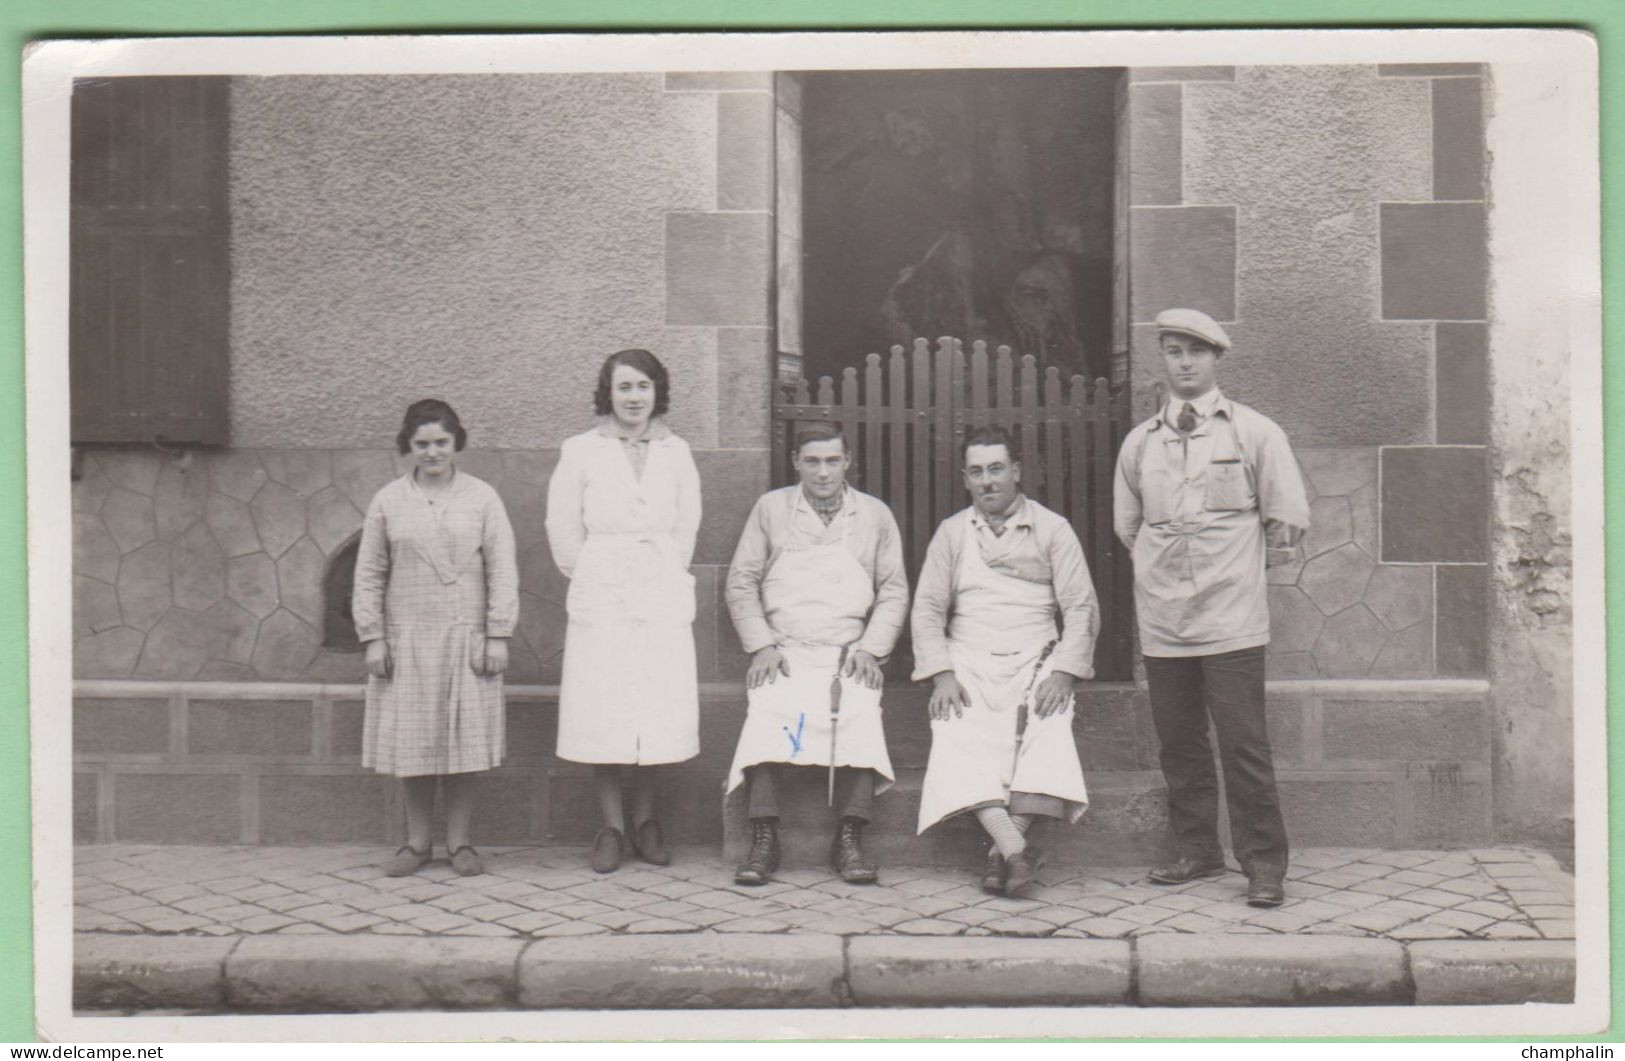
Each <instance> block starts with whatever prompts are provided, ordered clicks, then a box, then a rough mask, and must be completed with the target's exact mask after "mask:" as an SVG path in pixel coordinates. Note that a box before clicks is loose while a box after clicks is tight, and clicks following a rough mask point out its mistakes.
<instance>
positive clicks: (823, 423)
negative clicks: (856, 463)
mask: <svg viewBox="0 0 1625 1061" xmlns="http://www.w3.org/2000/svg"><path fill="white" fill-rule="evenodd" d="M836 439H839V440H840V442H841V452H842V453H851V452H852V447H851V446H849V445H847V442H846V432H844V431H842V430H841V428H840V425H839V424H832V423H830V422H829V421H827V420H814V421H812V422H811V423H806V424H802V425H801V426H800V427H798V428H796V449H795V454H796V457H797V458H800V456H801V447H803V446H805V445H806V444H807V443H809V442H834V441H835V440H836Z"/></svg>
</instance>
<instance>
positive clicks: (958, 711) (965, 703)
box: [930, 670, 970, 722]
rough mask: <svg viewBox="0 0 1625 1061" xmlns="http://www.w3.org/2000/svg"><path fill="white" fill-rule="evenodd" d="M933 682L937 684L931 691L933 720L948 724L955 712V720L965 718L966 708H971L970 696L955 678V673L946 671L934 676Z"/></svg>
mask: <svg viewBox="0 0 1625 1061" xmlns="http://www.w3.org/2000/svg"><path fill="white" fill-rule="evenodd" d="M931 680H932V681H933V682H935V683H936V685H935V687H934V688H933V689H932V690H931V706H930V711H931V718H932V720H933V721H936V722H946V721H948V712H950V711H952V712H953V717H954V718H962V717H964V714H965V708H967V707H969V706H970V694H969V693H967V692H966V691H965V687H964V686H963V685H960V684H959V679H958V678H956V677H954V672H953V671H951V670H945V671H943V672H942V673H940V674H936V675H933V676H932V679H931Z"/></svg>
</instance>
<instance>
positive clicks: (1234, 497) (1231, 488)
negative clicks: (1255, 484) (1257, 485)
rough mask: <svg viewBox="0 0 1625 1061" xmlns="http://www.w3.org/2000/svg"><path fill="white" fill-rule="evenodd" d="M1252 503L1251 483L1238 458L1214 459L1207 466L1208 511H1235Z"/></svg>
mask: <svg viewBox="0 0 1625 1061" xmlns="http://www.w3.org/2000/svg"><path fill="white" fill-rule="evenodd" d="M1252 504H1253V490H1252V485H1251V484H1250V483H1248V482H1247V469H1246V467H1245V466H1244V465H1243V464H1242V463H1241V461H1240V460H1216V461H1214V462H1213V463H1211V464H1209V465H1208V466H1207V505H1206V507H1207V509H1208V511H1210V512H1236V511H1240V510H1242V509H1246V508H1251V507H1252Z"/></svg>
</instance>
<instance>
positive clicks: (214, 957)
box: [73, 932, 237, 1009]
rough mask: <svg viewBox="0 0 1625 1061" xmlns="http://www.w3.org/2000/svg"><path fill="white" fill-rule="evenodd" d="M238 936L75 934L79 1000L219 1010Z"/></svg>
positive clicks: (86, 1004) (101, 1005)
mask: <svg viewBox="0 0 1625 1061" xmlns="http://www.w3.org/2000/svg"><path fill="white" fill-rule="evenodd" d="M236 945H237V940H235V939H220V938H209V937H193V936H165V937H162V938H159V937H154V936H111V935H100V934H94V933H88V932H76V933H74V936H73V1004H74V1005H75V1006H77V1007H79V1008H81V1009H219V1008H221V1007H222V1006H223V1005H224V1004H225V1001H226V996H225V982H226V980H225V963H226V956H227V955H228V954H230V953H231V950H232V948H233V947H235V946H236Z"/></svg>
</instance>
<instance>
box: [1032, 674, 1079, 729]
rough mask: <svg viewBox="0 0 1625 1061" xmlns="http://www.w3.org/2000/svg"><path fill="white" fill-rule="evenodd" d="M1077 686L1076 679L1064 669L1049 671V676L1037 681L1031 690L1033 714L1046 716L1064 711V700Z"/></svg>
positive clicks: (1065, 700)
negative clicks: (1032, 690) (1035, 687)
mask: <svg viewBox="0 0 1625 1061" xmlns="http://www.w3.org/2000/svg"><path fill="white" fill-rule="evenodd" d="M1077 687H1078V679H1076V678H1074V677H1073V676H1072V675H1070V674H1068V673H1066V671H1059V670H1057V671H1050V675H1049V677H1048V678H1045V679H1044V680H1043V681H1041V682H1039V683H1038V688H1037V689H1036V690H1034V692H1033V714H1035V715H1037V716H1038V717H1039V718H1048V717H1050V716H1051V715H1053V714H1055V713H1056V712H1058V711H1065V710H1066V702H1067V700H1069V699H1070V698H1071V697H1072V692H1073V690H1074V689H1076V688H1077Z"/></svg>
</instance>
